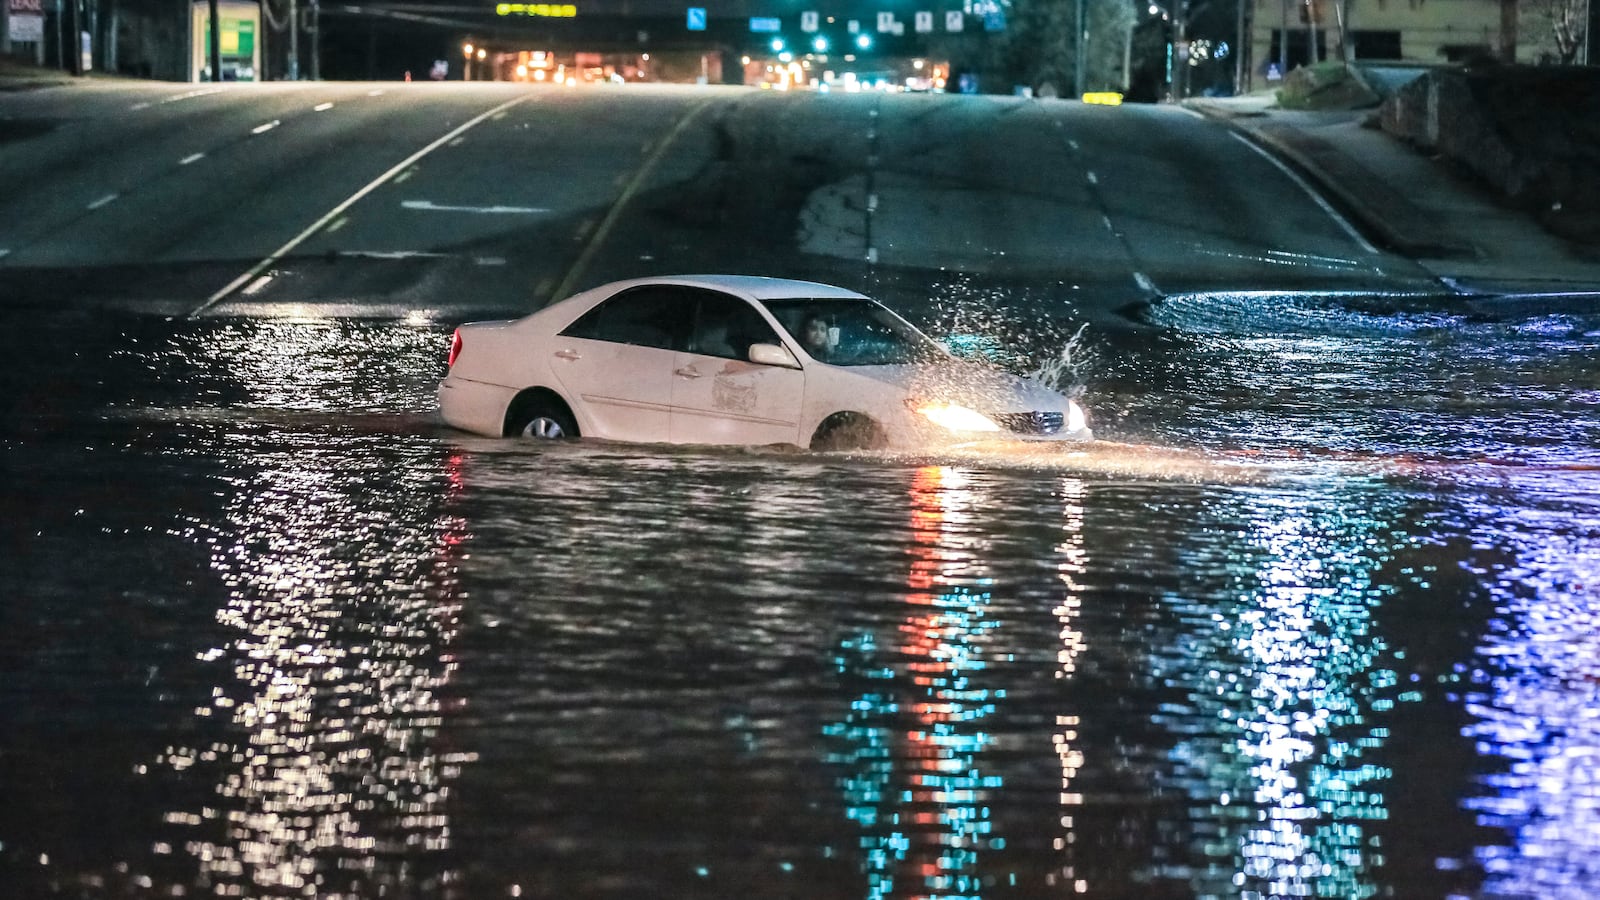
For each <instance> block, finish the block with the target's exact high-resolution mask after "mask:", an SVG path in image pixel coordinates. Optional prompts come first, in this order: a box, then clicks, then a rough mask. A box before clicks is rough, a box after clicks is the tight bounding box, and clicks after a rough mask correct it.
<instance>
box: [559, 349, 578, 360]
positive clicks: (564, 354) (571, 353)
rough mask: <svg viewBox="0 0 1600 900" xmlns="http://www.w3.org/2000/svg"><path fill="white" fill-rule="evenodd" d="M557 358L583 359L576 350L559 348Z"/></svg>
mask: <svg viewBox="0 0 1600 900" xmlns="http://www.w3.org/2000/svg"><path fill="white" fill-rule="evenodd" d="M556 359H583V357H582V356H580V355H579V354H578V351H576V350H557V351H556Z"/></svg>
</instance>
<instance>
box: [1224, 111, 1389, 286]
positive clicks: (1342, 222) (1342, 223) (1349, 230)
mask: <svg viewBox="0 0 1600 900" xmlns="http://www.w3.org/2000/svg"><path fill="white" fill-rule="evenodd" d="M1233 136H1234V139H1235V140H1237V141H1239V142H1240V143H1241V144H1244V145H1245V146H1246V147H1249V148H1250V149H1251V150H1254V151H1255V152H1256V153H1258V154H1260V156H1261V158H1262V159H1264V160H1266V161H1267V162H1269V163H1272V164H1273V165H1274V166H1277V167H1278V170H1279V171H1281V172H1282V173H1283V174H1285V175H1287V176H1289V180H1291V181H1293V182H1294V183H1295V184H1298V185H1300V190H1302V191H1305V192H1306V196H1307V197H1310V198H1311V199H1312V200H1313V201H1315V202H1316V204H1317V205H1318V206H1320V207H1322V211H1323V212H1325V213H1327V214H1328V217H1329V218H1330V219H1333V221H1334V222H1336V223H1338V225H1339V227H1340V228H1342V229H1344V233H1345V234H1348V235H1350V237H1351V239H1353V240H1354V241H1355V242H1356V243H1357V244H1360V245H1361V249H1363V250H1365V251H1367V252H1368V253H1371V254H1372V255H1373V256H1377V255H1378V252H1379V251H1378V248H1377V247H1374V246H1372V243H1371V242H1370V241H1368V240H1367V239H1366V237H1364V236H1363V235H1362V234H1361V232H1360V231H1358V230H1356V227H1355V226H1354V225H1352V224H1350V220H1349V219H1346V218H1345V217H1344V216H1341V215H1339V211H1338V210H1336V209H1334V208H1333V205H1332V204H1330V203H1329V202H1328V201H1327V200H1324V199H1323V197H1322V195H1321V194H1319V193H1317V192H1316V191H1315V190H1314V189H1312V187H1311V185H1309V184H1307V183H1306V180H1305V179H1304V178H1301V177H1300V173H1298V172H1296V171H1295V170H1293V169H1291V168H1289V167H1288V166H1287V165H1285V164H1284V163H1283V160H1280V159H1278V158H1277V157H1276V156H1273V155H1272V154H1271V153H1268V152H1267V151H1265V150H1263V149H1261V148H1260V147H1258V146H1256V143H1255V142H1254V141H1252V140H1250V139H1249V138H1247V137H1245V136H1244V135H1242V134H1240V133H1239V132H1237V131H1235V132H1233Z"/></svg>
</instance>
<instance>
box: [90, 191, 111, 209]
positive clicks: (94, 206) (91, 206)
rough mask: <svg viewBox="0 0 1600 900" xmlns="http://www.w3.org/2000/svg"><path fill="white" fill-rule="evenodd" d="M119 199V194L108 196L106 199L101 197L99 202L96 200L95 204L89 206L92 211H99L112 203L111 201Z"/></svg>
mask: <svg viewBox="0 0 1600 900" xmlns="http://www.w3.org/2000/svg"><path fill="white" fill-rule="evenodd" d="M117 197H118V195H117V194H107V195H105V196H104V197H101V198H100V199H99V200H96V201H94V202H93V203H91V204H89V208H90V209H99V208H100V207H102V206H105V205H106V204H108V203H110V202H111V201H113V200H115V199H117Z"/></svg>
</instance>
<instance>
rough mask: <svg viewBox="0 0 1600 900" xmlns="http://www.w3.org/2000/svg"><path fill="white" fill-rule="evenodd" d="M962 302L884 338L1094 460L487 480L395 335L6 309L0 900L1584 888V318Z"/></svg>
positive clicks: (1592, 727) (432, 327)
mask: <svg viewBox="0 0 1600 900" xmlns="http://www.w3.org/2000/svg"><path fill="white" fill-rule="evenodd" d="M992 301H993V298H991V297H983V296H977V295H974V296H971V297H961V296H956V297H951V298H948V302H947V303H945V304H943V305H936V307H937V308H936V309H933V310H929V311H924V313H923V315H922V316H921V321H923V322H924V323H925V324H928V325H929V326H930V327H933V328H935V329H936V330H939V331H940V333H941V334H944V335H946V336H949V335H951V334H960V335H962V336H963V346H970V347H980V348H981V347H985V346H990V347H993V346H1001V347H1023V348H1026V352H1025V353H1022V354H1021V355H1020V356H1016V357H1014V358H1009V359H1007V360H1006V362H1007V363H1008V364H1009V365H1011V366H1012V367H1014V368H1017V369H1019V370H1030V369H1031V370H1036V371H1041V372H1044V373H1046V374H1047V375H1049V376H1050V377H1054V378H1056V379H1057V380H1058V383H1060V384H1062V385H1063V386H1069V387H1070V386H1074V385H1081V386H1083V387H1084V388H1085V389H1086V394H1085V403H1086V405H1087V406H1088V407H1089V408H1090V411H1091V415H1092V416H1093V422H1092V424H1093V425H1094V427H1095V429H1096V432H1097V434H1098V435H1100V436H1101V437H1102V438H1103V439H1104V440H1102V441H1099V442H1097V443H1096V444H1094V445H1091V446H1088V447H1072V448H1067V449H1064V450H1063V449H1060V448H1054V449H1050V450H1038V449H1029V448H1027V447H1009V448H1000V449H996V450H989V451H971V452H948V453H943V454H938V455H933V454H929V455H925V456H915V455H913V456H886V455H872V454H866V455H829V454H811V453H804V452H800V451H792V452H789V451H777V450H712V449H699V448H662V447H648V446H646V447H635V446H623V445H604V444H593V443H577V444H566V445H557V446H530V445H527V444H522V443H518V442H508V441H496V440H483V439H477V438H470V437H466V436H463V435H460V434H457V433H454V432H451V431H449V430H448V429H445V428H442V427H441V426H439V425H438V424H437V423H436V421H435V419H434V415H433V398H432V390H433V386H434V384H435V382H436V379H437V378H438V377H439V376H440V375H441V374H442V367H443V363H442V360H443V356H444V350H445V347H446V344H447V339H448V334H449V323H446V322H443V321H440V320H437V319H433V318H430V317H428V316H425V315H419V316H414V317H410V318H319V317H312V316H305V317H286V318H278V319H245V318H228V317H221V318H216V319H201V320H186V319H168V318H165V317H161V316H145V315H133V314H121V313H115V312H107V311H95V312H92V313H74V312H61V311H49V310H40V309H33V310H30V311H28V312H26V313H25V314H24V313H7V314H4V317H3V319H0V325H3V326H4V327H3V329H0V331H3V334H4V337H3V338H0V342H3V346H4V348H5V350H6V355H7V358H8V359H9V360H11V361H12V363H13V364H12V366H11V367H10V369H9V372H8V374H7V376H6V386H7V390H6V392H5V394H6V396H7V401H6V402H7V404H8V408H7V410H6V415H5V416H4V419H3V422H4V425H3V431H0V458H3V460H4V463H3V465H4V469H5V471H6V483H7V488H6V491H5V494H4V499H3V503H4V516H3V517H0V522H3V525H0V535H3V537H4V542H5V547H6V548H7V549H6V554H5V557H6V565H5V566H4V567H3V569H0V592H3V593H4V596H5V597H6V602H5V603H4V604H0V617H3V619H4V621H3V625H0V667H3V678H0V732H3V733H4V734H5V735H6V739H5V741H4V742H3V744H0V759H3V761H4V765H3V766H0V796H4V798H5V801H6V802H5V803H4V804H0V883H4V884H5V885H6V886H7V888H6V893H7V895H8V896H16V897H44V896H74V897H78V896H84V897H123V896H140V897H142V896H202V895H204V896H319V897H337V896H344V897H356V896H361V897H368V896H429V897H462V898H481V897H507V896H546V897H612V896H625V895H631V896H681V897H698V896H704V897H729V896H804V897H889V896H907V897H910V896H922V897H933V896H938V897H980V896H981V897H998V896H1055V895H1072V896H1086V897H1124V896H1139V897H1147V898H1160V897H1239V898H1247V897H1269V896H1272V897H1278V896H1282V897H1288V896H1337V897H1376V896H1398V897H1419V898H1423V897H1437V898H1441V900H1442V898H1447V897H1455V896H1473V897H1484V898H1491V897H1493V898H1513V897H1527V896H1538V897H1552V898H1562V897H1570V898H1577V897H1588V896H1593V895H1594V894H1596V893H1597V892H1600V871H1597V870H1596V869H1595V866H1594V862H1593V860H1594V859H1595V858H1596V851H1597V850H1600V784H1597V782H1596V780H1595V775H1594V772H1595V771H1596V767H1595V762H1596V755H1597V754H1600V723H1597V719H1596V716H1595V712H1594V710H1595V709H1596V708H1600V704H1597V701H1600V697H1597V696H1596V685H1597V684H1600V663H1597V662H1596V660H1597V659H1600V654H1597V652H1596V637H1595V635H1596V634H1597V633H1600V627H1597V626H1600V526H1597V524H1596V523H1597V522H1600V509H1597V501H1596V500H1595V498H1596V497H1600V457H1597V455H1596V452H1595V451H1596V448H1597V447H1600V364H1597V363H1596V359H1600V356H1597V353H1596V351H1597V350H1600V317H1597V316H1596V315H1595V314H1594V313H1593V312H1592V311H1590V310H1589V307H1588V305H1587V304H1586V302H1583V301H1570V302H1568V301H1561V300H1559V299H1557V298H1545V299H1544V300H1543V301H1542V302H1540V303H1538V304H1536V305H1531V306H1530V305H1528V304H1525V303H1518V302H1516V301H1513V300H1506V301H1503V302H1501V301H1496V300H1494V299H1493V298H1480V299H1479V300H1476V301H1473V302H1471V303H1468V302H1466V301H1463V300H1462V299H1461V298H1453V297H1447V298H1440V297H1430V296H1421V295H1411V296H1385V295H1379V294H1357V293H1352V294H1345V295H1329V294H1299V295H1288V296H1284V295H1268V294H1256V293H1247V292H1241V293H1237V294H1222V295H1215V294H1214V295H1204V296H1200V295H1179V296H1172V297H1167V298H1164V299H1162V300H1159V301H1156V302H1154V303H1152V304H1150V305H1147V306H1143V307H1137V308H1131V309H1130V310H1129V316H1131V318H1129V319H1128V320H1127V321H1126V322H1125V323H1124V325H1123V326H1122V327H1113V326H1112V325H1110V324H1108V323H1104V322H1099V323H1096V324H1095V325H1093V326H1092V327H1090V328H1088V329H1087V330H1085V331H1083V332H1081V333H1080V332H1079V331H1078V330H1077V328H1076V327H1074V326H1075V323H1073V322H1070V321H1066V322H1062V323H1060V326H1059V327H1058V328H1056V329H1055V330H1053V331H1051V332H1049V336H1048V337H1047V338H1044V339H1038V340H1032V341H1029V340H1022V339H1020V338H1019V337H1018V336H1019V334H1025V333H1026V332H1027V327H1028V326H1027V325H1026V324H1025V323H1026V322H1027V321H1028V320H1027V319H1026V318H1024V317H1021V316H1017V315H998V316H997V315H996V313H995V312H994V310H995V309H997V308H1002V307H997V305H996V304H995V303H993V302H992ZM1073 336H1077V338H1078V340H1077V342H1076V343H1073V344H1071V345H1070V347H1071V352H1070V353H1068V354H1067V355H1066V357H1065V358H1063V356H1062V351H1063V350H1064V349H1066V348H1067V347H1068V346H1069V344H1068V339H1069V338H1072V337H1073Z"/></svg>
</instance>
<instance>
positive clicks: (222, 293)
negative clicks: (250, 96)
mask: <svg viewBox="0 0 1600 900" xmlns="http://www.w3.org/2000/svg"><path fill="white" fill-rule="evenodd" d="M531 99H533V95H531V94H525V95H523V96H521V97H513V98H511V99H510V100H507V101H506V102H504V103H502V104H500V105H499V106H497V107H495V108H494V109H491V110H489V111H488V112H485V113H480V114H479V115H477V116H474V117H473V118H471V119H468V120H467V121H465V122H463V123H461V124H460V125H458V126H456V128H455V129H453V130H451V131H449V132H446V133H445V134H444V136H442V137H440V138H439V139H437V140H435V141H434V142H433V143H431V144H429V145H427V146H426V147H423V148H422V149H421V150H418V151H417V152H415V153H413V154H411V155H410V156H408V157H406V158H405V159H402V160H400V162H398V163H396V164H395V165H394V167H393V168H391V169H389V171H387V172H384V173H383V174H382V175H379V176H378V177H377V178H374V179H373V180H372V181H370V182H369V183H367V185H366V186H365V187H363V188H361V189H360V190H358V191H356V192H355V193H354V194H351V195H350V196H349V197H346V198H345V199H344V201H343V202H341V203H340V204H339V205H337V206H335V207H334V208H333V209H330V210H328V211H327V212H326V213H323V215H322V218H320V219H318V220H316V221H315V222H312V223H311V225H310V226H308V227H307V228H306V229H305V230H304V231H302V232H300V233H299V234H297V235H295V236H294V237H293V238H290V239H289V242H288V243H286V244H284V245H283V246H282V247H279V248H278V249H276V250H274V251H272V253H270V254H268V255H267V258H266V259H263V260H262V261H261V262H258V263H256V264H255V265H253V266H251V267H250V271H248V272H245V273H244V274H243V275H240V276H239V277H238V278H235V279H234V280H232V281H230V282H228V283H227V284H226V285H224V286H223V287H222V288H221V289H219V290H218V291H217V292H216V293H214V294H212V295H211V296H210V297H207V298H206V302H204V303H202V304H200V305H199V306H197V307H195V308H194V309H193V310H191V311H190V312H189V318H194V317H195V316H198V315H200V314H201V313H203V312H205V311H206V310H208V309H210V308H211V307H213V306H216V305H217V304H218V303H221V302H222V301H223V300H224V299H225V298H227V297H228V296H229V295H230V294H232V293H233V292H235V291H237V290H239V288H241V287H243V286H244V285H246V284H249V283H250V281H251V280H252V279H254V278H255V277H256V276H258V275H260V274H261V273H262V272H265V271H266V270H267V269H268V268H269V267H271V266H273V265H276V264H277V262H278V260H280V259H283V257H284V256H286V255H288V254H289V253H291V252H292V251H293V250H294V248H296V247H298V246H300V245H301V244H303V243H305V242H306V241H307V240H309V239H310V238H311V236H312V235H314V234H316V233H317V232H319V231H321V230H322V229H323V228H324V227H325V226H326V225H327V224H328V223H329V222H332V221H333V220H334V219H337V218H339V217H340V216H342V215H344V213H345V210H347V209H349V208H350V207H352V206H354V205H356V204H357V203H358V202H360V201H361V198H363V197H365V196H367V195H368V194H370V193H372V192H373V191H375V190H377V189H378V188H380V187H382V186H383V185H384V184H386V183H388V182H389V181H390V180H391V179H393V178H394V177H395V176H397V175H399V174H400V173H401V172H404V171H405V170H406V169H408V168H410V167H411V166H413V165H415V164H416V163H417V161H418V160H420V159H422V158H423V157H424V156H427V155H428V154H429V153H432V152H433V151H435V150H437V149H439V148H440V147H443V146H444V145H445V144H447V143H449V142H450V140H451V139H453V138H455V137H457V136H459V135H460V134H462V133H463V132H465V131H467V130H468V129H470V128H473V127H475V126H477V125H478V124H479V123H481V122H483V121H485V120H487V119H488V118H489V117H490V116H492V115H494V114H495V113H497V112H500V111H501V110H505V109H510V108H511V107H513V106H516V105H517V104H519V103H524V102H526V101H528V100H531ZM707 102H709V101H707Z"/></svg>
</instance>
